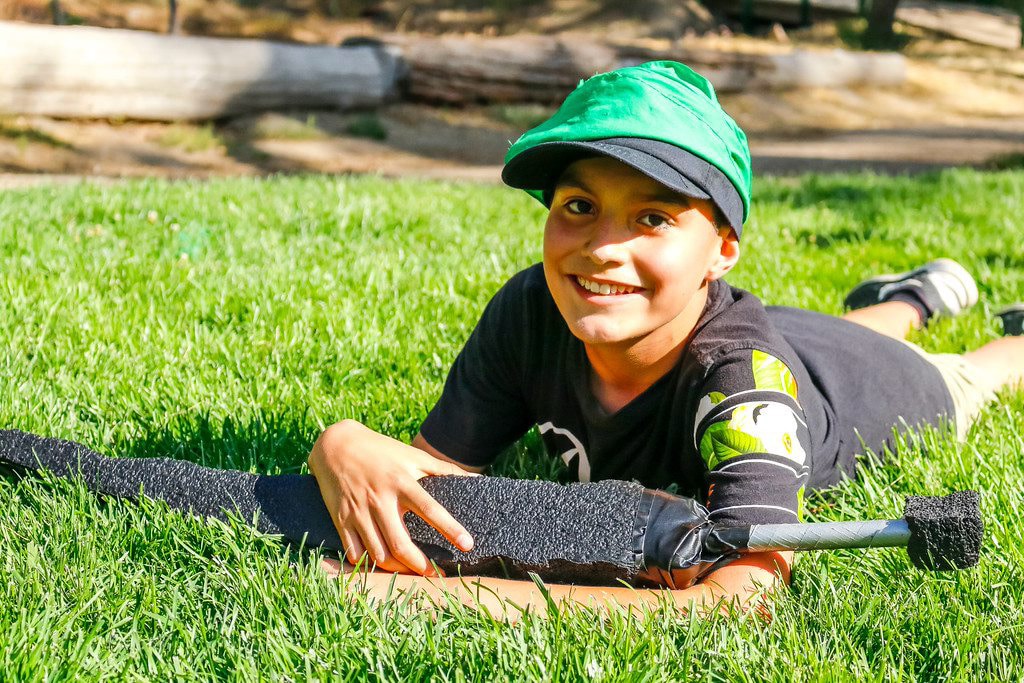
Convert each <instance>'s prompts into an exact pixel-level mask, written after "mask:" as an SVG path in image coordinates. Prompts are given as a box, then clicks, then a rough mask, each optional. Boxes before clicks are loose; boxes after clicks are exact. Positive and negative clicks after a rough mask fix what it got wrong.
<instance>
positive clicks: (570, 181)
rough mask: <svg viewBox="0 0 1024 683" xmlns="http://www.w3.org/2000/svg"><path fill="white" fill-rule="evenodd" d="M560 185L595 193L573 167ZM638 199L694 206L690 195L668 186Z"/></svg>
mask: <svg viewBox="0 0 1024 683" xmlns="http://www.w3.org/2000/svg"><path fill="white" fill-rule="evenodd" d="M560 187H575V188H578V189H580V190H583V191H584V192H587V193H588V194H594V192H593V191H592V190H591V189H590V188H589V187H587V184H586V183H584V182H583V181H582V180H581V179H580V177H579V176H578V175H576V173H575V171H573V170H572V169H569V170H567V171H565V172H564V173H563V174H562V175H561V176H560V177H559V178H558V182H556V183H555V189H556V190H557V189H558V188H560ZM637 200H638V201H640V202H656V203H658V204H671V205H673V206H681V207H685V208H687V209H688V208H690V207H691V206H693V203H692V201H691V199H690V197H688V196H686V195H685V194H683V193H682V192H676V191H674V190H670V189H668V188H665V189H664V190H661V191H658V192H655V193H653V194H645V195H643V196H641V197H638V198H637Z"/></svg>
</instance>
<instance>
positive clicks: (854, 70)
mask: <svg viewBox="0 0 1024 683" xmlns="http://www.w3.org/2000/svg"><path fill="white" fill-rule="evenodd" d="M382 40H383V42H384V43H385V44H387V45H390V46H392V47H393V48H395V49H396V50H397V51H398V52H400V53H401V55H402V58H403V60H404V61H405V63H406V65H407V67H408V75H407V80H406V83H405V96H406V97H407V98H408V99H412V100H417V101H424V102H435V103H444V104H450V105H466V104H474V103H501V102H539V103H543V104H555V103H558V102H561V100H562V99H563V98H564V97H565V95H566V94H567V93H569V92H570V91H571V90H572V89H573V88H574V87H575V86H576V84H577V83H579V81H580V79H583V78H588V77H589V76H592V75H593V74H595V73H599V72H602V71H608V70H610V69H615V68H619V67H622V66H629V65H634V64H640V63H643V62H646V61H651V60H657V59H673V60H677V61H681V62H684V63H686V64H688V65H690V66H691V67H693V68H694V69H695V70H697V71H699V72H700V73H701V74H703V75H704V76H706V77H707V78H708V79H709V80H710V81H711V82H712V84H714V86H715V88H716V89H717V90H719V91H720V92H738V91H743V90H757V89H761V90H776V89H792V88H812V87H813V88H835V87H850V86H857V85H874V86H894V85H899V84H900V83H903V82H904V81H905V80H906V60H904V58H903V57H902V56H900V55H897V54H883V53H868V54H866V53H854V52H848V51H844V50H831V51H807V50H794V51H792V52H788V53H783V54H742V53H735V52H720V51H715V50H695V49H679V50H671V51H656V50H650V49H645V48H639V47H636V46H617V45H613V44H609V43H598V42H595V41H592V40H582V39H574V38H567V37H550V36H540V35H517V36H506V37H499V38H482V37H477V36H441V37H428V36H410V35H398V34H394V35H388V36H385V37H383V38H382Z"/></svg>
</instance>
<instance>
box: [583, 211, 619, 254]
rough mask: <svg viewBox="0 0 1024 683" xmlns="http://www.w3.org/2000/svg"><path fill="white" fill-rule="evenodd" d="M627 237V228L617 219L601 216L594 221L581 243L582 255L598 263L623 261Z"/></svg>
mask: <svg viewBox="0 0 1024 683" xmlns="http://www.w3.org/2000/svg"><path fill="white" fill-rule="evenodd" d="M628 239H629V229H628V228H626V227H625V226H623V225H622V224H621V223H620V222H619V221H616V220H614V219H611V218H603V219H601V220H598V221H595V222H594V227H593V230H591V232H590V235H589V236H588V239H587V241H586V243H585V244H584V245H583V255H584V256H586V257H587V258H588V259H590V260H591V261H593V262H594V263H596V264H598V265H604V264H606V263H624V262H625V260H626V251H627V247H626V240H628Z"/></svg>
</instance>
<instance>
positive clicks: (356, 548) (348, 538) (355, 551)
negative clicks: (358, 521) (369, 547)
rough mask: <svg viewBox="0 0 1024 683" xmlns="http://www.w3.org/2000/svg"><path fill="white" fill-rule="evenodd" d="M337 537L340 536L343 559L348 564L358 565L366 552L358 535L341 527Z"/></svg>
mask: <svg viewBox="0 0 1024 683" xmlns="http://www.w3.org/2000/svg"><path fill="white" fill-rule="evenodd" d="M339 535H340V536H341V545H342V547H343V548H344V549H345V558H346V559H348V561H349V563H350V564H354V565H358V564H359V561H360V560H361V559H362V557H363V554H364V553H365V552H366V548H365V547H364V546H363V541H362V539H360V538H359V534H357V533H355V531H353V530H350V529H348V528H347V527H342V529H341V531H340V533H339Z"/></svg>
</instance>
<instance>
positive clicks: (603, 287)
mask: <svg viewBox="0 0 1024 683" xmlns="http://www.w3.org/2000/svg"><path fill="white" fill-rule="evenodd" d="M576 282H578V283H579V285H580V287H582V288H583V289H585V290H587V291H588V292H593V293H594V294H601V295H603V296H608V295H609V294H632V293H633V292H635V291H636V289H637V288H636V287H630V286H628V285H609V284H607V283H598V282H592V281H590V280H587V279H586V278H583V277H580V276H579V275H577V276H576Z"/></svg>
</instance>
